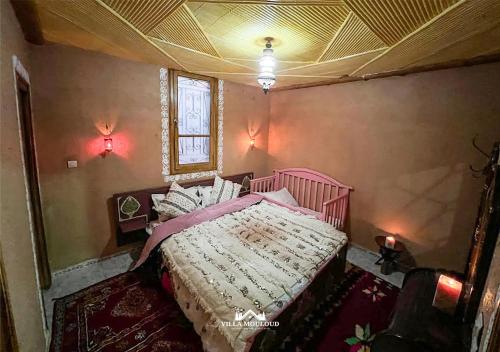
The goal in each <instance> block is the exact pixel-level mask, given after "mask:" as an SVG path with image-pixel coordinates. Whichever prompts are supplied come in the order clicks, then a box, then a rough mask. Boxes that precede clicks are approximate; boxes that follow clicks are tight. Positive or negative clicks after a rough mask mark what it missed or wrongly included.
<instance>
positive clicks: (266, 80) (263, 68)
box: [257, 38, 276, 94]
mask: <svg viewBox="0 0 500 352" xmlns="http://www.w3.org/2000/svg"><path fill="white" fill-rule="evenodd" d="M271 40H272V38H266V41H267V43H266V48H265V49H264V50H262V58H261V59H260V61H259V64H260V73H259V76H258V77H257V82H259V84H260V85H261V86H262V90H264V93H265V94H267V92H268V91H269V89H270V88H271V87H272V86H273V85H274V83H276V76H275V75H274V66H275V65H276V59H275V58H274V56H273V49H272V45H271Z"/></svg>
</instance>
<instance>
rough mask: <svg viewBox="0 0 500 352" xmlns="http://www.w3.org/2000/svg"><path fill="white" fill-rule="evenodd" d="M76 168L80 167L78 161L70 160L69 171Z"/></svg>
mask: <svg viewBox="0 0 500 352" xmlns="http://www.w3.org/2000/svg"><path fill="white" fill-rule="evenodd" d="M75 167H78V161H76V160H68V169H73V168H75Z"/></svg>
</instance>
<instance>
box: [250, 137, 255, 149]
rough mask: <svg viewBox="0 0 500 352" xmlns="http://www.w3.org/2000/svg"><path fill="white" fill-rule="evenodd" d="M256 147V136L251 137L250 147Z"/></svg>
mask: <svg viewBox="0 0 500 352" xmlns="http://www.w3.org/2000/svg"><path fill="white" fill-rule="evenodd" d="M253 148H255V138H250V149H253Z"/></svg>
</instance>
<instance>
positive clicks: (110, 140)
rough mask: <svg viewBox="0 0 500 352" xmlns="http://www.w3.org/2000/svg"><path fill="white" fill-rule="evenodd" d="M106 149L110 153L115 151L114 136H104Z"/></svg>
mask: <svg viewBox="0 0 500 352" xmlns="http://www.w3.org/2000/svg"><path fill="white" fill-rule="evenodd" d="M104 150H105V151H106V152H108V153H109V152H112V151H113V138H111V137H110V136H106V137H104Z"/></svg>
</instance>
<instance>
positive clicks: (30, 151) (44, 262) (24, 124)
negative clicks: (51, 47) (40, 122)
mask: <svg viewBox="0 0 500 352" xmlns="http://www.w3.org/2000/svg"><path fill="white" fill-rule="evenodd" d="M16 83H17V85H16V87H17V100H18V109H19V121H20V128H21V142H22V145H23V155H24V167H25V171H26V180H27V182H28V185H27V186H28V193H29V205H28V206H29V208H30V209H29V210H30V212H31V219H32V221H33V224H32V226H33V231H34V234H33V235H34V242H35V243H34V244H35V251H36V253H35V254H36V261H37V267H38V277H39V280H40V287H41V288H44V289H46V288H49V287H50V285H51V275H50V267H49V261H48V256H47V246H46V241H45V230H44V226H43V214H42V203H41V200H40V188H39V182H38V167H37V160H36V152H35V136H34V132H33V119H32V115H31V96H30V86H29V83H28V82H27V81H26V80H25V79H24V78H23V77H21V76H20V75H19V74H18V73H17V72H16Z"/></svg>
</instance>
